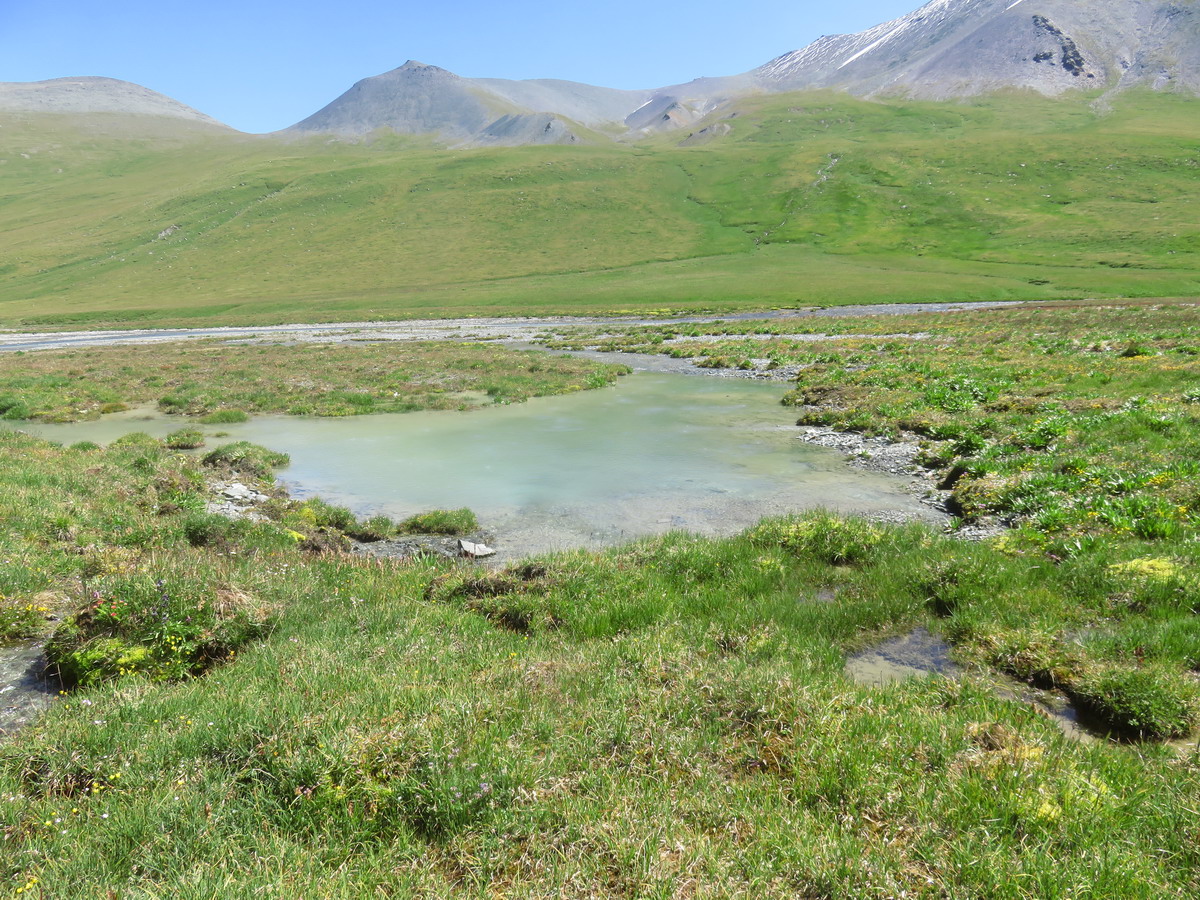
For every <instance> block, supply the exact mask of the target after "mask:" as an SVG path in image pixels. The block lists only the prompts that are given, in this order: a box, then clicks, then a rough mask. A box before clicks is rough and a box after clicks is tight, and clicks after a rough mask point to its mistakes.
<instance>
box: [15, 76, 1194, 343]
mask: <svg viewBox="0 0 1200 900" xmlns="http://www.w3.org/2000/svg"><path fill="white" fill-rule="evenodd" d="M1196 109H1197V107H1196V101H1195V100H1191V99H1185V98H1181V97H1177V96H1172V95H1154V94H1130V95H1126V96H1125V97H1124V98H1123V99H1122V100H1121V101H1120V103H1119V105H1118V106H1117V107H1116V108H1115V109H1113V110H1111V111H1108V112H1107V113H1103V114H1101V113H1098V112H1096V111H1094V110H1093V109H1092V107H1091V106H1089V105H1088V104H1087V103H1086V102H1084V101H1082V100H1080V99H1078V98H1075V99H1071V100H1060V101H1052V100H1046V99H1043V98H1038V97H1035V96H1033V95H1024V94H1022V95H1016V94H1014V95H1010V96H1005V97H993V98H990V99H987V100H982V101H975V102H970V103H955V104H949V103H940V104H933V103H901V102H889V103H874V102H864V101H858V100H854V99H850V98H847V97H845V96H841V95H834V94H790V95H774V96H770V97H762V98H754V99H751V100H747V101H744V102H742V103H741V105H740V106H739V107H738V108H737V109H736V110H732V111H731V110H728V109H727V110H723V111H722V112H721V114H720V115H719V117H718V118H716V119H714V120H713V121H712V122H709V123H705V124H708V125H715V126H718V127H717V128H713V129H710V130H709V131H708V132H705V133H697V134H695V135H694V136H692V137H691V138H688V136H687V135H686V134H679V133H676V134H673V135H670V136H666V137H661V138H656V139H653V140H650V141H646V142H643V143H639V144H612V145H601V146H592V147H523V148H502V149H499V148H492V149H478V150H446V149H438V148H435V147H433V146H431V145H429V144H428V143H424V142H419V141H414V140H411V139H400V138H397V137H394V136H385V137H380V138H379V139H377V140H373V141H366V142H363V143H359V144H349V143H345V142H337V141H330V140H328V139H325V138H320V139H308V140H304V141H285V140H283V139H279V138H274V137H249V136H245V135H227V134H223V133H218V132H213V131H210V130H206V129H203V128H200V127H197V126H190V125H184V124H177V123H165V122H159V121H157V120H149V119H147V120H134V119H120V118H118V117H92V118H88V119H80V118H74V119H70V120H67V119H65V118H62V117H56V116H32V115H24V116H16V115H9V116H6V117H4V118H3V119H0V126H2V127H0V160H3V162H2V163H0V233H2V234H3V235H4V238H5V240H4V245H3V246H4V250H3V254H2V255H0V322H3V323H4V324H6V325H9V326H13V325H21V324H26V325H68V324H102V323H114V324H115V323H138V322H141V323H155V324H166V323H171V322H178V323H188V324H199V323H203V322H209V321H221V322H228V323H248V322H255V323H257V322H262V323H267V322H277V321H284V320H291V321H295V320H297V319H304V320H310V321H320V320H353V319H359V318H400V317H409V316H458V315H478V314H500V313H511V312H529V313H551V312H555V313H564V312H566V313H585V312H586V313H593V312H611V311H619V310H652V309H715V308H723V309H735V308H755V307H758V308H761V307H771V306H795V305H811V304H841V303H859V302H867V301H888V300H896V301H913V300H925V299H930V300H932V299H938V300H945V299H1005V298H1013V299H1015V298H1020V299H1039V298H1063V297H1078V296H1142V297H1146V296H1151V297H1153V296H1194V295H1196V294H1200V256H1198V254H1197V249H1198V247H1200V225H1198V224H1197V222H1196V217H1195V215H1194V206H1195V204H1194V197H1195V185H1196V178H1197V174H1200V149H1198V148H1197V143H1196V142H1197V139H1198V138H1200V117H1198V116H1196V115H1195V112H1196ZM726 125H728V126H729V127H730V130H729V132H728V133H727V134H720V133H719V132H720V131H722V130H723V128H722V127H721V126H726ZM151 127H152V128H153V131H152V132H151V131H148V130H147V129H148V128H151ZM697 131H698V132H699V131H700V129H699V128H698V129H697Z"/></svg>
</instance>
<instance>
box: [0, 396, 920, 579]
mask: <svg viewBox="0 0 1200 900" xmlns="http://www.w3.org/2000/svg"><path fill="white" fill-rule="evenodd" d="M784 391H785V387H784V386H783V385H781V384H778V383H770V382H759V381H751V380H744V379H733V378H712V377H696V376H683V375H673V374H662V373H637V374H635V375H632V376H628V377H626V378H623V379H621V380H620V381H619V383H618V384H617V385H616V386H614V387H611V388H605V389H600V390H595V391H587V392H582V393H577V394H571V395H567V396H560V397H547V398H540V399H535V400H530V401H528V402H526V403H522V404H516V405H511V406H502V407H488V408H485V409H480V410H473V411H470V412H417V413H403V414H389V415H373V416H355V417H347V418H334V419H330V418H324V419H322V418H293V417H286V416H263V417H256V418H254V419H251V420H250V421H249V422H246V423H243V424H238V425H221V426H211V427H204V428H203V430H205V431H206V432H207V433H209V434H210V435H212V434H214V433H216V432H219V431H224V432H227V433H228V436H227V437H224V438H219V439H217V438H211V437H210V440H209V446H212V445H213V444H214V443H218V442H220V441H221V440H250V441H254V442H256V443H260V444H264V445H266V446H268V447H271V448H273V449H276V450H282V451H285V452H287V453H289V454H290V455H291V458H292V463H291V465H290V466H289V467H288V468H286V469H283V470H282V471H281V472H280V473H279V477H280V480H281V481H282V482H283V483H284V484H286V485H287V486H288V487H289V488H290V489H291V490H292V492H293V494H294V495H295V496H300V497H303V496H307V495H313V494H318V495H321V496H322V497H325V498H326V499H328V500H331V501H332V502H336V503H340V504H344V505H348V506H350V507H351V508H352V509H354V510H355V511H356V512H357V513H359V514H364V513H376V512H378V513H384V514H387V515H390V516H392V517H396V518H403V517H405V516H408V515H411V514H413V513H416V512H421V511H423V510H427V509H432V508H455V507H460V506H468V507H470V508H471V509H473V510H475V512H476V514H477V515H478V516H479V519H480V521H481V523H482V524H483V526H484V527H485V528H487V529H489V530H490V531H492V532H494V533H495V534H496V535H497V542H498V544H499V547H500V549H501V550H504V551H507V553H509V554H513V555H516V554H520V553H528V552H541V551H545V550H551V549H558V548H565V547H575V546H600V545H604V544H610V543H614V542H619V541H621V540H624V539H628V538H630V537H634V536H640V535H645V534H652V533H656V532H660V531H666V530H668V529H672V528H682V529H687V530H690V531H694V532H697V533H701V534H730V533H733V532H736V531H738V530H740V529H742V528H745V527H747V526H749V525H751V524H753V523H754V522H756V521H758V519H760V518H761V517H762V516H764V515H776V514H783V513H787V512H794V511H800V510H804V509H809V508H812V507H816V506H824V507H828V508H831V509H837V510H842V511H846V512H881V513H888V514H893V515H898V516H900V515H915V516H923V517H927V518H928V517H932V516H933V513H932V512H931V511H930V510H928V509H927V508H926V507H924V506H922V505H921V504H920V503H918V502H917V501H916V500H915V498H913V497H912V496H911V494H909V493H908V492H907V491H906V490H905V485H904V483H903V482H901V481H900V480H899V479H895V478H891V477H888V476H884V475H878V474H874V473H868V472H863V471H861V470H857V469H853V468H850V467H849V466H847V465H846V464H845V463H844V462H843V460H842V459H841V456H840V455H839V454H837V453H835V452H833V451H829V450H826V449H824V448H819V447H812V446H809V445H807V444H804V443H802V442H801V441H800V440H798V438H797V431H796V428H795V425H794V423H795V416H796V414H795V411H794V410H789V409H787V408H786V407H783V406H781V405H780V403H779V398H780V397H781V396H782V395H783V393H784ZM185 424H189V423H186V422H185V421H184V420H181V419H180V418H178V417H169V416H152V417H150V418H147V417H146V416H145V414H138V413H133V414H128V413H127V414H123V415H121V416H116V417H113V416H110V417H105V419H103V420H101V421H98V422H82V423H73V424H70V425H25V426H22V427H25V428H26V429H27V430H29V431H33V432H35V433H37V434H41V435H44V436H46V437H48V438H51V439H53V440H58V441H63V442H64V443H70V442H73V441H78V440H93V441H97V442H100V443H104V442H107V441H110V440H112V439H114V438H115V437H118V436H120V435H121V434H125V433H127V432H129V431H132V430H139V431H146V432H149V433H151V434H154V435H162V434H165V433H167V432H168V431H171V430H174V429H176V428H179V427H182V426H183V425H185Z"/></svg>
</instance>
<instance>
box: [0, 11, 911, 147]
mask: <svg viewBox="0 0 1200 900" xmlns="http://www.w3.org/2000/svg"><path fill="white" fill-rule="evenodd" d="M921 2H922V0H841V2H834V3H829V2H814V0H758V2H755V3H749V4H746V3H733V2H724V3H718V2H712V0H691V2H688V3H680V2H675V3H663V2H655V0H640V2H633V0H605V2H600V3H583V4H580V3H574V2H571V0H559V2H545V0H542V2H534V0H508V2H502V0H491V2H487V3H481V2H454V0H440V2H439V0H427V2H422V3H417V2H408V0H393V2H385V0H341V2H313V0H292V2H286V3H285V2H280V0H261V2H259V0H242V2H229V0H191V2H185V3H181V2H177V0H153V2H150V0H107V2H105V0H58V2H52V0H0V81H40V80H42V79H46V78H59V77H64V76H71V75H106V76H109V77H111V78H120V79H123V80H125V81H133V82H136V83H137V84H142V85H145V86H146V87H149V88H153V89H154V90H156V91H160V92H162V93H164V94H167V95H169V96H171V97H174V98H175V99H177V100H180V101H182V102H184V103H187V104H188V105H190V106H194V107H196V108H197V109H199V110H200V111H202V112H205V113H208V114H209V115H210V116H213V117H215V118H217V119H220V120H221V121H223V122H226V123H227V124H229V125H232V126H233V127H235V128H239V129H241V130H243V131H252V132H262V131H273V130H275V129H278V128H284V127H286V126H288V125H291V124H292V123H294V122H297V121H299V120H300V119H303V118H304V117H305V116H307V115H309V114H310V113H313V112H315V111H316V110H318V109H320V108H321V107H322V106H324V105H325V104H326V103H328V102H329V101H330V100H332V99H333V98H334V97H336V96H338V95H339V94H340V93H342V92H343V91H344V90H346V89H347V88H348V87H350V85H351V84H353V83H354V82H355V81H357V80H358V79H360V78H365V77H367V76H369V75H378V74H379V73H380V72H386V71H388V70H389V69H394V68H395V67H396V66H399V65H401V64H403V63H404V62H405V60H408V59H416V60H420V61H421V62H425V63H431V64H433V65H438V66H442V67H443V68H446V69H449V70H451V71H452V72H456V73H457V74H459V75H464V76H468V77H476V78H479V77H493V78H565V79H568V80H570V81H582V82H586V83H589V84H599V85H604V86H607V87H618V88H651V87H661V86H664V85H668V84H676V83H679V82H683V81H689V80H691V79H692V78H696V77H699V76H701V75H733V74H736V73H738V72H744V71H746V70H748V69H752V68H754V67H755V66H758V65H761V64H762V63H765V62H767V61H768V60H770V59H772V58H774V57H776V56H778V55H779V54H781V53H786V52H788V51H789V50H795V49H798V48H800V47H803V46H804V45H805V44H807V43H809V42H810V41H812V40H814V39H815V38H817V37H819V36H820V35H822V34H834V33H838V32H854V31H862V30H863V29H864V28H869V27H871V26H872V25H876V24H878V23H880V22H883V21H886V20H888V19H892V18H895V17H896V16H899V15H903V14H904V13H907V12H911V11H912V10H913V9H915V8H917V7H918V6H920V5H921Z"/></svg>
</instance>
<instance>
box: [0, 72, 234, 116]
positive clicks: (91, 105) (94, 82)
mask: <svg viewBox="0 0 1200 900" xmlns="http://www.w3.org/2000/svg"><path fill="white" fill-rule="evenodd" d="M0 112H6V113H7V112H39V113H66V114H71V115H79V114H87V113H118V114H122V115H134V116H160V117H166V118H171V119H182V120H184V121H188V122H197V123H201V124H204V125H212V126H215V127H217V128H223V129H228V128H229V126H227V125H225V124H223V123H221V122H218V121H217V120H216V119H214V118H212V117H210V116H206V115H205V114H204V113H202V112H199V111H198V110H195V109H192V108H191V107H190V106H186V105H184V104H183V103H180V102H179V101H178V100H172V99H171V98H170V97H168V96H166V95H164V94H160V93H158V92H157V91H152V90H150V89H149V88H145V87H142V86H141V85H139V84H131V83H130V82H128V81H119V80H117V79H115V78H98V77H95V76H85V77H80V78H54V79H51V80H49V81H29V82H0Z"/></svg>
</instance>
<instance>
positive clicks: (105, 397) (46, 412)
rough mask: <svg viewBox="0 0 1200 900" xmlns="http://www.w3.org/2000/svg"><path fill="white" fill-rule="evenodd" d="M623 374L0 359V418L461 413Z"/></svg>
mask: <svg viewBox="0 0 1200 900" xmlns="http://www.w3.org/2000/svg"><path fill="white" fill-rule="evenodd" d="M626 371H628V370H627V369H624V368H623V367H621V366H612V365H604V364H600V363H594V362H591V361H587V360H580V359H573V358H570V357H566V356H552V355H550V354H546V353H542V352H537V351H518V350H510V349H508V348H505V347H500V346H492V345H488V344H454V343H447V342H440V343H424V342H412V343H407V342H406V343H402V344H399V343H381V344H372V343H366V342H351V343H348V344H293V345H287V344H263V345H253V346H250V345H246V346H243V345H230V344H225V343H217V342H185V343H178V344H171V343H164V344H153V345H150V346H142V347H110V348H89V349H85V350H52V351H40V352H37V353H8V354H0V417H3V418H6V419H39V420H43V421H50V422H70V421H76V420H79V419H89V418H96V417H97V416H99V415H101V414H103V413H106V412H116V411H118V410H121V409H125V408H128V407H135V406H144V405H155V406H157V407H158V409H159V410H160V411H162V412H165V413H173V414H180V415H187V416H196V417H201V418H205V419H208V420H211V421H212V422H214V423H220V422H221V421H237V419H236V418H229V415H230V414H234V415H235V416H236V414H237V413H239V412H240V413H287V414H288V415H317V416H346V415H362V414H367V413H382V412H409V411H412V410H419V409H471V408H474V407H478V406H482V405H484V404H491V403H516V402H520V401H522V400H526V399H528V398H529V397H542V396H547V395H550V394H564V393H570V392H572V391H578V390H584V389H587V388H596V387H601V386H603V385H605V384H610V383H612V381H614V380H615V379H616V377H617V376H618V375H621V374H624V373H625V372H626Z"/></svg>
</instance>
